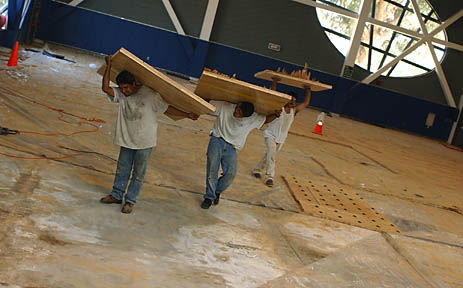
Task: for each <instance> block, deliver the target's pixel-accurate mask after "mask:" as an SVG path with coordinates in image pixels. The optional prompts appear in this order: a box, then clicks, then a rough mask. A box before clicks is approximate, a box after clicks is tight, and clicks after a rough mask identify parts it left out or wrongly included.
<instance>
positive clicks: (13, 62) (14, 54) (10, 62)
mask: <svg viewBox="0 0 463 288" xmlns="http://www.w3.org/2000/svg"><path fill="white" fill-rule="evenodd" d="M18 45H19V44H18V41H16V43H15V44H14V47H13V51H11V55H10V60H8V66H16V65H18Z"/></svg>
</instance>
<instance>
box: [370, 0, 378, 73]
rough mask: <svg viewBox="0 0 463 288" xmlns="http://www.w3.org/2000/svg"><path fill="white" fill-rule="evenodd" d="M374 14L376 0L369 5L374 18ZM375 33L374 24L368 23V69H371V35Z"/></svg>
mask: <svg viewBox="0 0 463 288" xmlns="http://www.w3.org/2000/svg"><path fill="white" fill-rule="evenodd" d="M375 15H376V0H375V1H373V4H372V6H371V17H372V18H375ZM374 33H375V25H374V24H371V23H370V45H369V47H368V71H371V57H372V53H373V51H372V47H373V36H374Z"/></svg>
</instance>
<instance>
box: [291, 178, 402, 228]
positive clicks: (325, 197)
mask: <svg viewBox="0 0 463 288" xmlns="http://www.w3.org/2000/svg"><path fill="white" fill-rule="evenodd" d="M282 177H283V179H284V180H285V182H286V184H287V185H288V187H289V190H290V192H291V194H293V196H294V198H295V199H296V200H297V202H298V203H299V205H300V207H301V209H302V211H303V212H304V213H307V214H310V215H314V216H319V217H322V218H327V219H330V220H333V221H338V222H341V223H345V224H349V225H353V226H358V227H362V228H366V229H369V230H374V231H380V232H387V233H395V234H398V233H400V230H399V228H398V227H397V226H395V225H394V224H392V223H391V222H390V221H389V220H387V218H386V216H384V215H382V214H381V213H379V212H378V211H376V210H375V208H373V207H371V206H370V205H368V203H367V202H365V201H363V198H362V197H360V195H359V194H358V193H355V192H352V191H350V190H349V189H348V188H343V187H340V186H338V185H335V184H331V183H330V184H327V183H319V182H315V181H310V180H309V181H307V180H301V179H296V178H295V177H292V176H282Z"/></svg>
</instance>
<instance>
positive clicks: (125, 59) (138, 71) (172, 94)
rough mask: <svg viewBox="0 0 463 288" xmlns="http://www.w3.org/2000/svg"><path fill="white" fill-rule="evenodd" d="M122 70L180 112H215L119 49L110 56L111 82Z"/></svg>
mask: <svg viewBox="0 0 463 288" xmlns="http://www.w3.org/2000/svg"><path fill="white" fill-rule="evenodd" d="M105 69H106V65H103V67H101V68H100V69H98V73H99V74H100V75H103V74H104V71H105ZM122 70H127V71H129V72H131V73H132V74H133V75H134V76H135V77H136V78H137V81H139V82H140V83H142V84H143V85H146V86H148V87H151V88H153V89H154V90H156V91H158V92H159V94H161V95H162V98H163V99H164V100H165V101H166V102H167V103H169V104H170V105H172V106H174V107H176V108H178V109H180V110H183V111H185V112H193V113H196V114H198V115H200V114H205V113H212V112H214V111H215V107H214V106H213V105H211V104H209V103H208V102H206V101H204V99H202V98H201V97H199V96H198V95H195V94H194V93H193V92H192V91H190V90H188V89H187V88H185V87H183V86H182V85H181V84H179V83H177V82H175V81H174V80H172V79H171V78H169V77H168V76H166V75H164V74H163V73H162V72H160V71H158V70H156V69H155V68H154V67H152V66H151V65H149V64H147V63H145V62H143V61H142V60H141V59H139V58H138V57H137V56H135V55H133V54H132V53H130V52H129V51H127V50H126V49H124V48H121V49H119V51H117V52H116V53H115V54H114V55H113V56H112V65H111V75H110V76H111V81H113V82H114V83H116V76H117V75H118V74H119V72H120V71H122ZM171 118H173V119H176V120H177V119H181V118H180V117H171Z"/></svg>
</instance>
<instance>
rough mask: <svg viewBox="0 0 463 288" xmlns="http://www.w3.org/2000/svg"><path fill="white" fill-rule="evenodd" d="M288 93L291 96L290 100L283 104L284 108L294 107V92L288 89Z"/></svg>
mask: <svg viewBox="0 0 463 288" xmlns="http://www.w3.org/2000/svg"><path fill="white" fill-rule="evenodd" d="M288 95H289V96H291V100H289V102H288V103H286V104H285V108H294V107H296V93H294V91H290V92H289V93H288Z"/></svg>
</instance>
